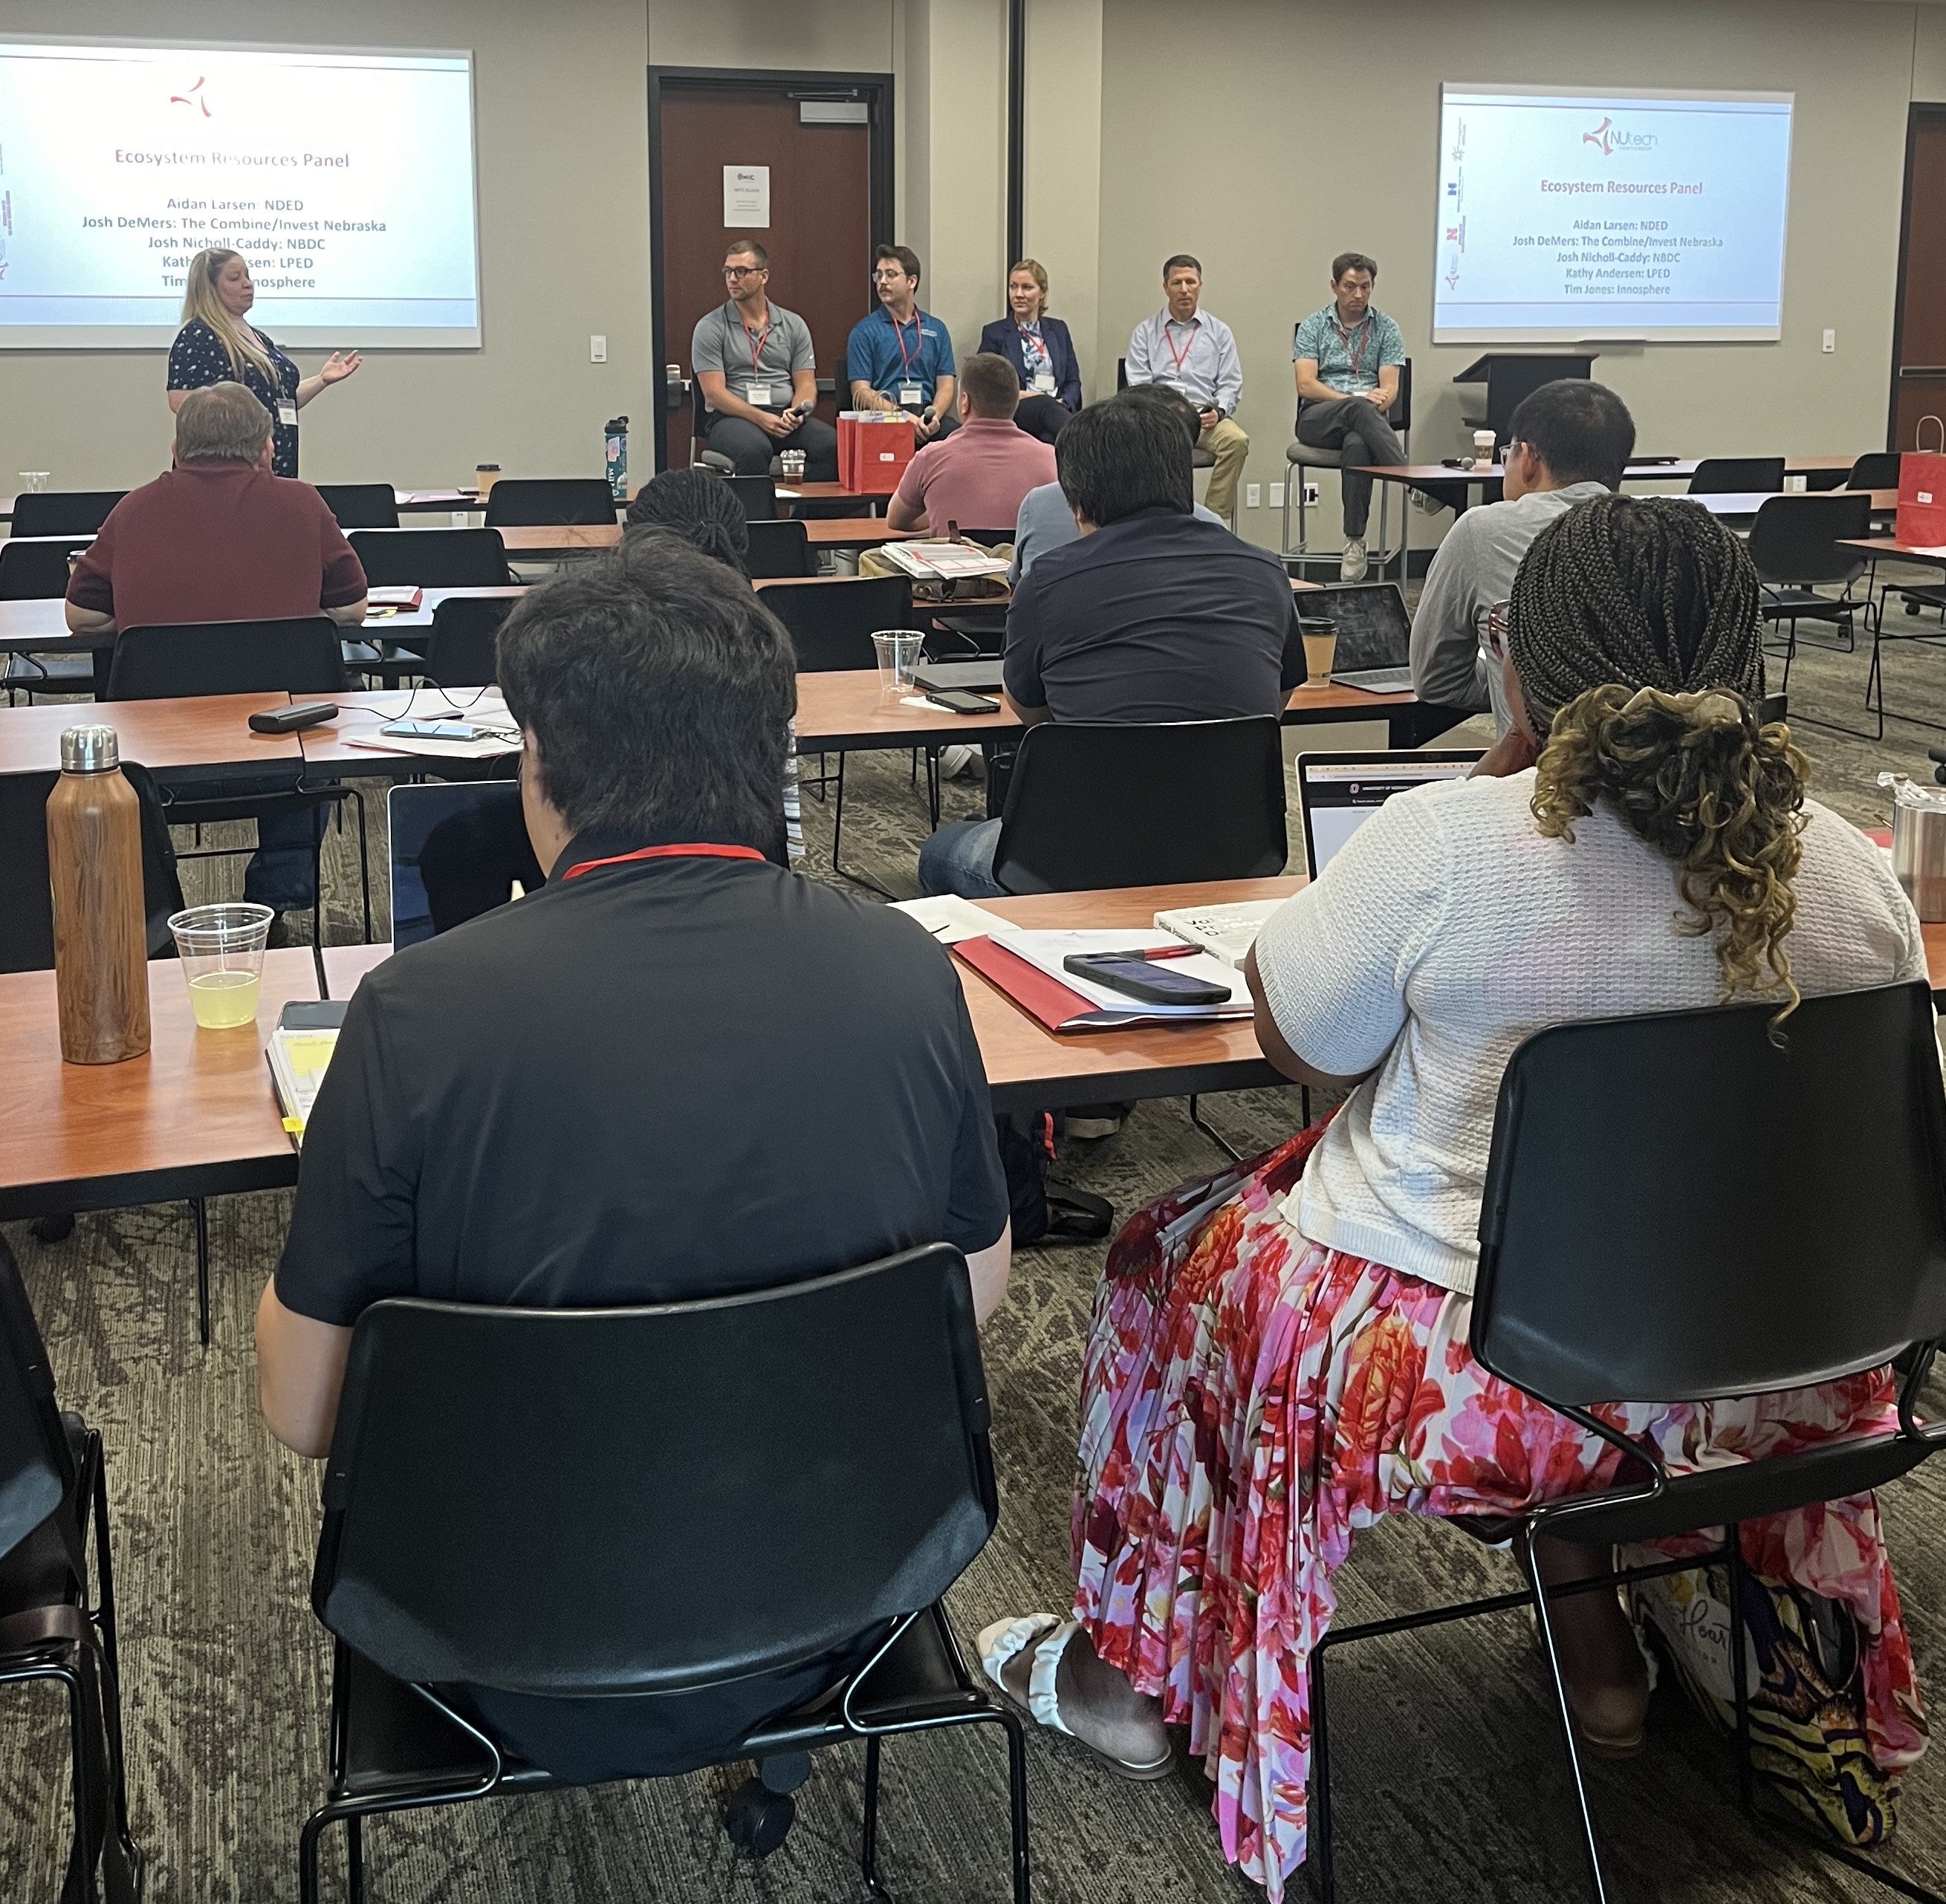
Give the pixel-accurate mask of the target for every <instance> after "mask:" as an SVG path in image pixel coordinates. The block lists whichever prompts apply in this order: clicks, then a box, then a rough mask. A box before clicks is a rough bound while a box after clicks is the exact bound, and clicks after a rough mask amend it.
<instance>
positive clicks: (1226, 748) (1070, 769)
mask: <svg viewBox="0 0 1946 1904" xmlns="http://www.w3.org/2000/svg"><path fill="white" fill-rule="evenodd" d="M1289 853H1290V841H1289V836H1288V835H1287V832H1286V830H1285V825H1284V770H1283V745H1282V742H1281V740H1280V730H1279V727H1278V724H1277V720H1276V717H1274V715H1271V714H1262V715H1259V716H1257V717H1254V718H1252V719H1249V720H1243V721H1171V722H1169V723H1166V724H1160V725H1157V726H1154V727H1143V726H1135V725H1132V724H1131V725H1114V724H1106V723H1096V722H1092V721H1073V722H1070V721H1047V722H1043V723H1042V724H1041V725H1039V727H1030V728H1029V729H1028V730H1027V734H1026V736H1025V737H1024V739H1022V741H1021V747H1020V751H1019V753H1018V755H1016V756H1015V761H1014V770H1013V773H1012V777H1011V778H1010V779H1009V782H1008V783H1007V799H1006V805H1005V808H1004V810H1002V814H1001V816H1000V839H999V846H998V847H997V848H996V850H995V852H994V855H993V877H994V878H996V880H997V881H999V883H1000V884H1001V885H1002V886H1004V887H1005V888H1006V889H1007V890H1008V891H1009V892H1010V893H1072V892H1082V891H1086V890H1090V889H1091V888H1093V887H1107V886H1163V885H1176V884H1184V883H1186V882H1188V881H1193V880H1208V879H1266V878H1270V877H1271V875H1274V874H1277V873H1280V872H1283V869H1284V861H1285V859H1287V856H1289Z"/></svg>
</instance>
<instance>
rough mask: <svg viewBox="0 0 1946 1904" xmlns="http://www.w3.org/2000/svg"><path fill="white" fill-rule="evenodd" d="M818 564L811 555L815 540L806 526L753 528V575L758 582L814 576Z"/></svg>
mask: <svg viewBox="0 0 1946 1904" xmlns="http://www.w3.org/2000/svg"><path fill="white" fill-rule="evenodd" d="M750 574H751V576H752V579H753V580H755V581H758V582H775V581H781V580H784V579H788V578H790V577H792V576H814V575H816V574H817V562H816V560H814V558H813V557H812V555H811V537H810V536H809V535H808V533H806V532H805V526H804V524H803V523H801V522H798V521H796V520H790V521H786V522H761V521H760V522H753V523H751V525H750Z"/></svg>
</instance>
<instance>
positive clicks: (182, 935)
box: [169, 904, 277, 1032]
mask: <svg viewBox="0 0 1946 1904" xmlns="http://www.w3.org/2000/svg"><path fill="white" fill-rule="evenodd" d="M276 916H277V915H276V914H275V913H274V912H272V911H271V910H270V908H269V907H268V906H248V905H242V904H234V905H228V906H190V908H189V909H188V910H187V912H172V913H171V914H170V915H169V930H170V931H171V932H172V933H175V940H176V956H177V957H178V958H180V959H181V961H182V968H183V976H184V977H185V978H186V979H187V980H188V981H189V1003H190V1010H191V1011H193V1012H194V1013H195V1014H196V1023H198V1024H199V1025H200V1026H202V1028H203V1029H204V1030H205V1031H212V1032H218V1031H230V1030H233V1029H235V1028H236V1026H239V1025H249V1024H254V1023H255V1022H256V1017H257V995H258V989H259V985H260V982H261V980H262V977H263V974H264V943H265V941H266V940H267V939H268V938H269V937H270V921H272V920H273V919H274V918H276Z"/></svg>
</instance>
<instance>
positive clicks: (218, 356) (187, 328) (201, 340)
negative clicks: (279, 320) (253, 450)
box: [169, 317, 298, 476]
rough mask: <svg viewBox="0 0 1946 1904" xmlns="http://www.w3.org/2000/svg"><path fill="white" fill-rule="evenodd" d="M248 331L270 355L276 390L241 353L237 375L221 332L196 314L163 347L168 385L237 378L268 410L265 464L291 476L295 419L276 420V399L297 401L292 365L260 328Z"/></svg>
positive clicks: (200, 385)
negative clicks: (166, 348)
mask: <svg viewBox="0 0 1946 1904" xmlns="http://www.w3.org/2000/svg"><path fill="white" fill-rule="evenodd" d="M251 335H252V336H253V337H255V338H256V340H257V341H258V344H261V346H262V347H263V350H264V355H265V356H267V357H268V358H269V359H270V367H271V369H273V370H274V371H276V373H277V387H276V390H272V389H271V387H270V385H269V384H267V383H265V382H264V373H263V372H261V370H259V369H258V368H257V366H255V364H254V363H250V362H249V360H247V359H246V360H245V362H244V365H243V375H242V378H240V379H239V378H238V376H237V375H236V366H235V365H233V363H231V362H230V353H229V352H228V351H227V350H225V349H224V346H223V340H222V338H220V337H218V335H216V333H215V331H213V330H212V329H210V327H209V326H208V325H207V324H205V322H203V321H202V319H201V318H200V317H193V318H191V319H190V321H189V322H187V324H185V325H184V326H183V327H182V329H181V330H180V331H178V332H177V333H176V341H175V344H173V345H171V347H170V350H169V388H170V389H171V390H205V389H207V388H208V387H209V385H211V384H230V383H236V382H239V381H240V382H241V383H242V384H243V386H244V387H245V388H246V389H247V390H249V392H250V393H251V394H252V396H253V397H255V398H256V400H257V401H258V403H261V404H262V405H263V406H264V409H267V410H268V411H269V412H270V416H271V418H272V430H271V438H270V459H271V462H270V466H271V469H272V471H273V474H276V475H278V476H295V475H296V474H297V473H298V430H297V425H296V424H294V423H283V422H279V421H276V415H277V406H278V405H279V403H289V404H290V405H292V406H293V408H295V405H296V403H297V400H298V367H297V366H296V365H295V364H294V363H292V361H291V360H290V359H289V357H287V356H285V355H284V353H283V351H281V350H279V349H278V348H277V347H276V345H275V344H273V343H272V342H271V341H270V339H269V338H267V337H266V336H265V335H264V333H263V332H261V331H260V330H258V329H255V326H252V330H251Z"/></svg>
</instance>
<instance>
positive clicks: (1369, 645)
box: [1297, 582, 1412, 694]
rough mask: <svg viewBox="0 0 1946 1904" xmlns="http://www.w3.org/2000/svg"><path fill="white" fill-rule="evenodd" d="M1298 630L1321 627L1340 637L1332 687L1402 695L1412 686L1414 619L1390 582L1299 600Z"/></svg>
mask: <svg viewBox="0 0 1946 1904" xmlns="http://www.w3.org/2000/svg"><path fill="white" fill-rule="evenodd" d="M1297 606H1298V616H1299V622H1300V625H1302V623H1303V622H1310V621H1314V620H1315V621H1320V622H1331V623H1333V625H1335V626H1336V628H1337V631H1338V650H1337V654H1336V658H1335V659H1333V662H1332V665H1331V680H1332V684H1333V687H1356V688H1362V689H1363V690H1364V691H1365V693H1367V694H1403V693H1406V692H1407V690H1410V687H1411V686H1412V667H1411V661H1412V618H1411V617H1410V616H1409V615H1407V613H1406V612H1405V597H1404V596H1403V595H1401V594H1400V593H1399V591H1398V584H1397V583H1396V582H1354V583H1351V584H1349V585H1347V586H1345V587H1343V588H1327V589H1325V590H1324V591H1321V592H1320V593H1319V594H1314V595H1305V596H1302V597H1299V600H1298V605H1297Z"/></svg>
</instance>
